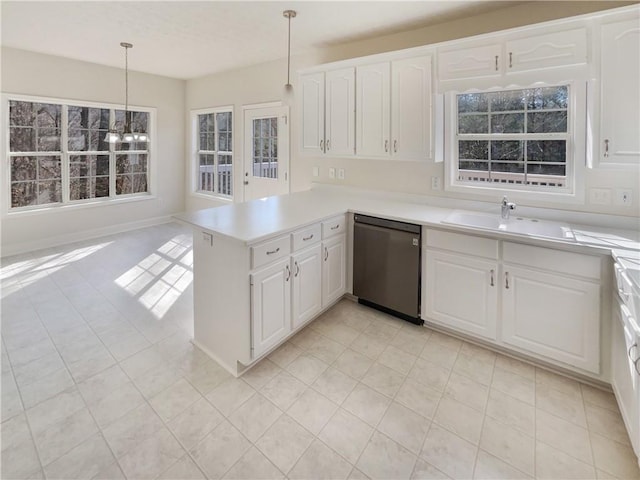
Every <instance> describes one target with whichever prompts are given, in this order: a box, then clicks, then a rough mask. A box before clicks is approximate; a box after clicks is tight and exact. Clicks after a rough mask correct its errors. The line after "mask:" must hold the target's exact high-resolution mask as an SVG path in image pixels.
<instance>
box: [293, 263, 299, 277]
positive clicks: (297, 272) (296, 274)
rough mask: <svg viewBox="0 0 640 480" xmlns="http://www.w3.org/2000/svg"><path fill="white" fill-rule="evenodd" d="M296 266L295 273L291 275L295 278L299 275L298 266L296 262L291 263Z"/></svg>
mask: <svg viewBox="0 0 640 480" xmlns="http://www.w3.org/2000/svg"><path fill="white" fill-rule="evenodd" d="M293 263H295V265H296V273H294V274H293V276H294V277H297V276H298V274H299V273H300V265H298V262H293Z"/></svg>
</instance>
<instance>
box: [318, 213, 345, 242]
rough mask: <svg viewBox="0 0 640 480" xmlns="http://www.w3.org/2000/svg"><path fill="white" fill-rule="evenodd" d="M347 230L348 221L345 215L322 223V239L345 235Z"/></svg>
mask: <svg viewBox="0 0 640 480" xmlns="http://www.w3.org/2000/svg"><path fill="white" fill-rule="evenodd" d="M346 230H347V221H346V218H345V216H344V215H340V216H339V217H334V218H332V219H330V220H325V221H324V222H322V238H323V239H324V238H331V237H335V236H336V235H340V234H342V233H345V232H346Z"/></svg>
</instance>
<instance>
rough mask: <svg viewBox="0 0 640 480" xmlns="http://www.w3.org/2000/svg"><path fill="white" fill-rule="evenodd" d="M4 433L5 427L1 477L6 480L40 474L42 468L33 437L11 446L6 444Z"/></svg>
mask: <svg viewBox="0 0 640 480" xmlns="http://www.w3.org/2000/svg"><path fill="white" fill-rule="evenodd" d="M12 420H13V419H12ZM10 421H11V420H10ZM4 433H5V431H4V427H3V431H2V434H3V439H2V440H3V441H2V455H1V457H0V459H1V460H2V461H1V462H0V473H1V475H0V476H1V477H2V478H6V479H13V478H16V479H18V478H29V477H30V476H31V475H34V474H36V473H37V472H39V471H40V470H41V468H42V467H41V466H40V460H39V458H38V453H37V451H36V447H35V445H34V444H33V441H32V440H31V437H30V436H28V437H27V438H25V439H24V440H22V441H20V442H13V443H12V444H11V445H9V444H6V443H5V439H4Z"/></svg>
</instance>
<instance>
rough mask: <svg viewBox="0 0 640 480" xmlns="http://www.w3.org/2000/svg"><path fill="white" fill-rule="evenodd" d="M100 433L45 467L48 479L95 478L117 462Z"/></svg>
mask: <svg viewBox="0 0 640 480" xmlns="http://www.w3.org/2000/svg"><path fill="white" fill-rule="evenodd" d="M115 460H116V459H115V458H114V457H113V455H112V454H111V450H109V447H108V446H107V444H106V442H105V441H104V439H103V438H102V435H100V434H99V433H98V434H96V435H94V436H93V437H91V438H90V439H89V440H86V441H84V442H82V443H80V445H78V446H77V447H75V448H74V449H73V450H71V451H69V452H67V453H66V454H64V455H63V456H62V457H60V458H58V459H57V460H56V461H54V462H53V463H50V464H49V465H47V466H45V467H44V472H45V475H46V476H47V478H48V479H65V480H68V479H80V478H93V477H94V476H95V475H97V474H98V473H100V472H101V471H102V470H103V469H104V468H106V467H108V466H110V465H111V464H113V463H114V462H115Z"/></svg>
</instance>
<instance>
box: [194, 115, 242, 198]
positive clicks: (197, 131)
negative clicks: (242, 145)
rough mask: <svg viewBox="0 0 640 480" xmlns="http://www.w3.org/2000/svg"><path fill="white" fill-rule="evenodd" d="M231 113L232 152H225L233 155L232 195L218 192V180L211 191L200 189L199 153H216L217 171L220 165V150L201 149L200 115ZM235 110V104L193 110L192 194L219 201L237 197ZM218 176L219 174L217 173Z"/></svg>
mask: <svg viewBox="0 0 640 480" xmlns="http://www.w3.org/2000/svg"><path fill="white" fill-rule="evenodd" d="M227 112H228V113H231V138H232V140H231V146H232V150H231V151H230V152H225V154H230V155H231V172H232V173H231V195H225V194H223V193H220V192H218V182H217V181H214V191H213V192H210V191H207V190H199V189H198V187H199V185H200V184H199V181H198V169H199V167H200V158H199V155H200V154H201V153H204V154H209V155H214V170H215V171H217V169H216V167H217V165H218V154H219V153H220V152H219V151H211V150H200V126H199V123H198V116H199V115H207V114H210V113H227ZM235 120H236V119H235V112H234V108H233V105H224V106H219V107H210V108H198V109H192V110H191V162H190V170H191V174H190V178H191V185H190V188H189V191H190V193H191V196H194V197H199V198H206V199H215V200H218V201H226V202H233V201H234V199H235V193H236V185H235V183H236V182H235V178H236V174H235V173H236V168H235V167H236V154H235V150H234V149H233V147H234V146H235V140H236V132H235V130H236V128H235ZM217 131H218V126H217V123H216V133H217ZM216 141H217V140H216ZM216 176H217V175H216Z"/></svg>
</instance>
